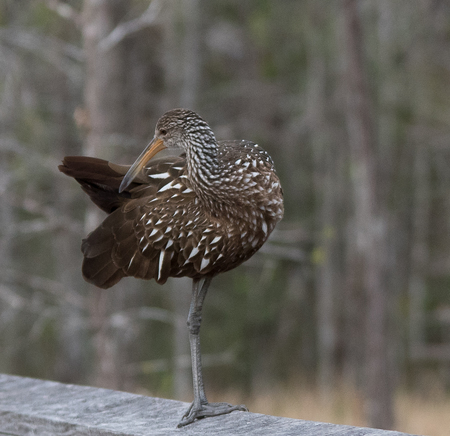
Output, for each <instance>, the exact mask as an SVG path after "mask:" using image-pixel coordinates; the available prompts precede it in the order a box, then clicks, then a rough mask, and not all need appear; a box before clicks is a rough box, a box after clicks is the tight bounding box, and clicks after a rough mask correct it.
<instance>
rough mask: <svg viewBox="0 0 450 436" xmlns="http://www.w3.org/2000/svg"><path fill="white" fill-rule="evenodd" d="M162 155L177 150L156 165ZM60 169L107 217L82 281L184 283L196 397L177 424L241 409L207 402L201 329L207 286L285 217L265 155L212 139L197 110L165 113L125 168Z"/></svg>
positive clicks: (92, 164) (95, 235)
mask: <svg viewBox="0 0 450 436" xmlns="http://www.w3.org/2000/svg"><path fill="white" fill-rule="evenodd" d="M166 148H167V149H178V150H180V149H181V152H182V153H181V154H179V155H173V156H167V157H162V158H154V156H155V155H156V154H157V153H159V152H160V151H161V150H163V149H166ZM59 170H60V171H61V172H63V173H64V174H66V175H68V176H70V177H73V178H74V179H75V180H76V181H77V182H78V183H79V184H80V185H81V188H82V189H83V190H84V191H85V192H86V193H87V194H88V195H89V197H90V199H91V200H92V201H93V202H94V203H95V204H96V205H97V206H98V207H99V208H100V209H102V210H103V211H105V212H106V213H107V214H108V215H107V217H106V218H105V219H104V221H103V222H102V223H101V224H100V225H99V226H98V227H97V228H96V229H95V230H93V231H92V232H91V233H90V234H89V235H88V236H87V237H86V238H85V239H83V241H82V245H81V249H82V252H83V255H84V259H83V265H82V274H83V277H84V279H85V280H86V281H87V282H89V283H92V284H94V285H96V286H98V287H100V288H104V289H106V288H110V287H111V286H113V285H115V284H116V283H117V282H119V281H120V280H121V279H122V278H123V277H126V276H133V277H137V278H140V279H154V280H155V281H156V282H157V283H159V284H163V283H165V282H166V280H167V279H168V278H169V277H189V278H191V279H192V296H191V303H190V309H189V314H188V318H187V325H188V329H189V342H190V348H191V362H192V377H193V391H194V400H193V402H192V404H191V405H190V407H189V408H188V410H187V411H186V413H185V414H184V415H183V417H182V419H181V421H180V422H179V424H178V427H183V426H185V425H188V424H191V423H192V422H194V421H196V420H198V419H201V418H206V417H211V416H217V415H222V414H226V413H230V412H232V411H235V410H239V411H247V408H246V407H245V406H244V405H231V404H228V403H209V402H208V400H207V397H206V393H205V388H204V383H203V374H202V364H201V352H200V336H199V332H200V324H201V317H202V307H203V302H204V299H205V296H206V293H207V291H208V288H209V286H210V283H211V280H212V279H213V278H214V277H215V276H217V275H218V274H219V273H223V272H226V271H229V270H231V269H233V268H236V267H237V266H239V265H240V264H241V263H243V262H245V261H246V260H248V259H249V258H250V257H251V256H253V255H254V254H255V253H256V252H257V251H258V249H259V248H261V246H262V245H263V244H264V242H265V241H266V240H267V238H268V237H269V235H270V234H271V232H272V231H273V229H274V227H275V225H276V224H277V223H278V222H279V221H280V220H281V218H282V217H283V213H284V206H283V191H282V188H281V183H280V179H279V177H278V176H277V173H276V171H275V168H274V163H273V161H272V158H271V157H270V155H269V154H268V153H267V152H266V151H265V150H264V149H263V148H261V147H260V146H259V145H257V144H255V143H253V142H251V141H247V140H221V141H218V140H216V137H215V135H214V133H213V131H212V129H211V128H210V126H209V125H208V124H207V122H206V121H205V120H204V119H203V118H202V117H200V115H198V114H197V113H196V112H194V111H191V110H189V109H172V110H169V111H168V112H166V113H165V114H164V115H163V116H162V117H161V118H160V119H159V120H158V122H157V123H156V128H155V134H154V137H153V139H152V140H151V142H150V143H149V144H148V146H147V147H146V148H145V149H144V151H143V152H142V153H141V155H140V156H139V157H138V158H137V159H136V161H135V162H134V163H133V164H132V165H131V166H130V165H118V164H114V163H111V162H108V161H106V160H103V159H98V158H94V157H86V156H66V157H65V158H64V159H63V161H62V164H61V165H60V166H59Z"/></svg>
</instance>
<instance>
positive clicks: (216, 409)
mask: <svg viewBox="0 0 450 436" xmlns="http://www.w3.org/2000/svg"><path fill="white" fill-rule="evenodd" d="M234 410H240V411H242V412H248V409H247V408H246V407H245V406H244V405H243V404H240V405H238V406H233V405H232V404H228V403H204V404H200V407H197V406H194V403H192V404H191V405H190V406H189V409H188V410H187V411H186V413H185V414H184V415H183V418H181V421H180V423H179V424H178V428H180V427H184V426H185V425H188V424H191V423H192V422H194V421H195V420H196V419H201V418H208V417H210V416H217V415H225V414H226V413H230V412H233V411H234Z"/></svg>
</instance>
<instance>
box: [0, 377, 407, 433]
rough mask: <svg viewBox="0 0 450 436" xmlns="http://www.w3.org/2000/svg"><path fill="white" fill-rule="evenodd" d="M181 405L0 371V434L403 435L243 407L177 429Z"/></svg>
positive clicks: (181, 412)
mask: <svg viewBox="0 0 450 436" xmlns="http://www.w3.org/2000/svg"><path fill="white" fill-rule="evenodd" d="M186 407H187V404H186V403H182V402H180V401H173V400H164V399H161V398H152V397H144V396H142V395H133V394H128V393H125V392H117V391H111V390H107V389H97V388H92V387H87V386H75V385H67V384H62V383H56V382H52V381H47V380H36V379H31V378H25V377H17V376H12V375H4V374H0V435H21V436H22V435H39V436H50V435H52V436H58V435H64V436H72V435H77V436H83V435H86V436H87V435H89V436H97V435H99V436H100V435H101V436H113V435H114V436H125V435H126V436H135V435H141V436H143V435H148V436H155V435H158V436H166V435H169V436H170V435H178V436H180V435H181V436H184V435H189V436H190V435H211V436H214V435H245V436H251V435H257V436H265V435H267V436H269V435H271V436H272V435H273V436H277V435H286V436H287V435H290V436H291V435H305V436H319V435H320V436H333V435H336V436H337V435H339V436H365V435H368V436H369V435H370V436H405V433H399V432H391V431H384V430H377V429H370V428H361V427H350V426H343V425H335V424H324V423H320V422H312V421H302V420H298V419H290V418H280V417H275V416H269V415H261V414H258V413H249V412H233V413H231V414H229V415H222V416H218V417H215V418H209V419H204V420H200V421H197V422H195V423H193V424H190V425H189V426H187V427H183V428H181V429H177V428H176V426H177V423H178V421H179V419H180V417H181V415H182V414H183V412H184V410H185V409H186Z"/></svg>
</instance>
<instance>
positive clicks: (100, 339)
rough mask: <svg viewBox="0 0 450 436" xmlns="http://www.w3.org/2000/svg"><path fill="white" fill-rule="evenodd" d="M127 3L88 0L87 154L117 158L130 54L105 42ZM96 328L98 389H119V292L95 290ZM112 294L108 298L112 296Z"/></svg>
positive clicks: (90, 215) (93, 221)
mask: <svg viewBox="0 0 450 436" xmlns="http://www.w3.org/2000/svg"><path fill="white" fill-rule="evenodd" d="M125 6H126V2H125V1H123V0H85V2H84V7H83V28H82V33H83V40H84V50H85V56H86V61H85V62H86V81H85V94H84V98H85V112H86V118H87V120H88V121H87V126H86V127H87V135H86V138H85V143H84V154H86V155H89V156H97V157H102V158H104V159H108V160H109V159H111V157H113V156H114V153H113V150H114V148H113V145H114V135H115V134H116V133H118V132H122V131H123V130H124V126H125V122H126V120H125V117H124V113H125V111H124V106H125V89H124V83H125V80H124V76H125V66H126V62H125V51H124V46H123V44H121V43H119V44H117V45H115V46H114V47H112V48H110V49H109V50H106V51H103V50H100V48H99V44H100V42H101V41H102V40H103V39H104V38H105V37H106V36H107V35H108V34H109V33H110V32H111V31H112V30H113V29H114V27H115V26H116V25H117V23H118V21H119V19H120V18H122V17H123V16H124V15H125V13H126V9H125ZM103 218H104V215H103V214H102V213H101V212H100V211H99V210H98V209H97V208H95V207H94V206H90V209H89V210H88V212H87V214H86V223H85V226H86V232H90V231H92V230H93V229H94V228H95V227H96V226H97V225H98V224H99V222H100V220H102V219H103ZM90 292H92V294H91V299H90V301H91V305H90V306H91V324H92V327H93V328H94V331H95V337H94V350H95V355H96V365H95V366H96V369H95V375H94V383H95V385H97V386H101V387H107V388H111V389H119V388H120V386H121V380H120V370H119V368H118V365H119V364H120V358H119V357H120V354H119V353H118V352H117V350H116V347H117V343H116V341H114V338H113V336H112V332H111V329H110V327H109V314H110V313H111V312H112V307H113V306H116V304H114V302H113V301H112V299H113V296H114V294H113V293H112V292H111V291H105V290H99V289H94V288H92V289H91V290H90ZM106 293H108V296H107V295H106Z"/></svg>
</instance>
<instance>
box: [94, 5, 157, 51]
mask: <svg viewBox="0 0 450 436" xmlns="http://www.w3.org/2000/svg"><path fill="white" fill-rule="evenodd" d="M161 8H162V1H161V0H152V2H151V3H150V5H149V6H148V8H147V9H146V11H145V12H144V13H143V14H142V15H141V16H140V17H138V18H135V19H134V20H130V21H127V22H125V23H121V24H119V25H118V26H117V27H115V28H114V30H113V31H112V32H111V33H110V34H109V35H108V36H107V37H106V38H104V39H103V40H102V41H100V43H99V45H98V47H99V49H100V50H101V51H104V52H106V51H108V50H110V49H112V48H113V47H114V46H116V45H117V44H118V43H119V42H120V41H122V40H123V39H124V38H125V37H126V36H128V35H130V34H131V33H135V32H138V31H139V30H141V29H145V28H146V27H149V26H151V25H153V24H154V23H155V21H156V19H157V18H158V15H159V12H160V11H161Z"/></svg>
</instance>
